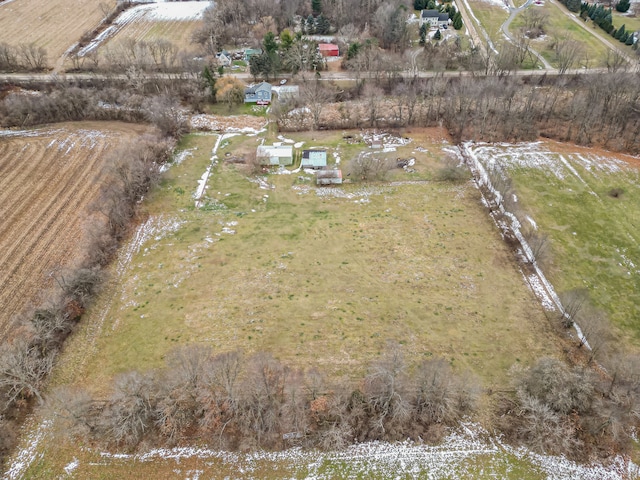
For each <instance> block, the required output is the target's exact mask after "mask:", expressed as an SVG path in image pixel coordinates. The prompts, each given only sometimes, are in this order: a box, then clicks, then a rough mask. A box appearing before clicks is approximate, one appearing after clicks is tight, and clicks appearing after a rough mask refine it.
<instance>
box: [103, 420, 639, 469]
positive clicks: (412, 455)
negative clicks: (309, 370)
mask: <svg viewBox="0 0 640 480" xmlns="http://www.w3.org/2000/svg"><path fill="white" fill-rule="evenodd" d="M100 455H101V456H102V458H104V459H105V460H107V459H114V460H131V461H134V462H152V461H162V460H171V461H174V462H175V463H176V464H177V465H180V461H181V460H184V459H190V458H197V459H203V460H206V459H211V460H213V459H217V460H219V461H222V462H223V463H224V464H227V465H229V466H232V467H234V468H235V470H236V471H237V472H238V473H239V474H240V475H241V476H242V478H247V479H251V478H259V475H260V472H259V471H257V469H258V468H260V467H259V465H261V466H262V467H264V462H273V463H277V464H279V465H282V467H283V468H292V469H298V470H299V471H304V472H305V478H307V479H314V480H324V479H332V478H367V477H369V476H375V477H376V478H399V477H402V478H405V477H408V478H429V479H440V478H472V476H473V475H474V474H476V475H477V473H478V471H477V467H475V468H474V462H473V459H476V458H479V457H485V458H486V457H487V456H490V457H491V462H488V463H487V467H485V468H486V469H487V470H491V469H492V467H495V468H496V470H498V469H500V470H502V471H504V468H508V464H507V462H509V461H510V459H509V458H508V456H509V455H512V456H515V457H516V458H518V459H519V460H521V461H525V462H527V463H530V464H532V465H533V466H534V467H537V468H538V469H540V470H542V472H544V474H545V475H547V478H553V479H571V478H580V479H584V480H596V479H597V480H613V479H619V478H621V477H622V476H623V475H625V474H629V473H630V472H634V471H636V469H637V466H636V465H635V464H633V463H632V462H630V461H628V460H626V459H624V458H622V457H616V458H615V459H613V461H612V462H611V463H610V464H608V465H606V466H605V465H580V464H577V463H575V462H572V461H569V460H567V459H566V458H564V457H558V456H551V455H538V454H534V453H532V452H531V451H529V450H527V449H525V448H522V447H521V448H515V447H512V446H510V445H507V444H504V443H502V441H501V440H500V439H499V438H495V437H492V436H491V435H489V433H488V432H487V431H485V430H484V429H482V427H480V426H479V425H477V424H473V423H466V424H463V425H462V426H461V427H460V428H458V429H456V430H454V431H451V433H450V434H449V435H448V436H447V437H446V438H445V439H444V441H443V442H442V443H441V444H439V445H424V444H419V443H414V442H411V441H405V442H398V443H387V442H367V443H360V444H357V445H352V446H350V447H348V448H346V449H344V450H342V451H337V452H336V451H334V452H320V451H314V450H311V451H306V450H302V449H300V448H293V449H289V450H285V451H281V452H265V451H259V452H252V453H246V454H242V453H236V452H225V451H217V450H209V449H206V448H195V447H181V448H173V449H155V450H151V451H149V452H146V453H141V454H136V455H128V454H122V453H108V452H102V453H101V454H100ZM500 470H498V471H500ZM190 472H192V470H190V471H189V473H190ZM184 473H188V472H186V471H185V472H184ZM490 474H491V473H490Z"/></svg>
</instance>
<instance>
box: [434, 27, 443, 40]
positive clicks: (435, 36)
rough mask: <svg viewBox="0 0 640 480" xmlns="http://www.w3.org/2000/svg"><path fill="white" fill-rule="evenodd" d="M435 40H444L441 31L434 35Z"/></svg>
mask: <svg viewBox="0 0 640 480" xmlns="http://www.w3.org/2000/svg"><path fill="white" fill-rule="evenodd" d="M433 39H434V40H435V41H439V40H441V39H442V34H441V33H440V29H438V30H436V33H434V34H433Z"/></svg>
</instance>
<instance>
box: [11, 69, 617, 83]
mask: <svg viewBox="0 0 640 480" xmlns="http://www.w3.org/2000/svg"><path fill="white" fill-rule="evenodd" d="M601 73H607V69H606V68H590V69H585V68H583V69H576V70H569V71H567V72H566V73H565V75H589V74H601ZM399 75H400V76H401V77H403V78H406V79H410V78H414V77H418V78H434V77H445V78H455V77H481V76H482V77H483V76H492V75H489V74H485V73H484V72H479V71H478V72H470V71H464V72H460V71H444V72H435V71H428V72H425V71H421V72H412V71H411V70H406V71H404V72H400V73H399ZM512 75H516V76H522V77H532V76H544V75H547V76H557V75H560V73H559V72H558V71H557V70H552V71H547V70H516V71H514V72H512ZM234 76H235V77H236V78H239V79H240V80H245V81H252V80H253V77H252V76H251V75H250V74H248V73H238V74H234ZM187 77H188V76H186V75H183V76H182V77H180V76H179V75H177V74H164V73H155V74H154V73H150V74H147V75H146V76H145V78H147V79H153V78H155V79H166V80H169V79H180V78H183V79H184V78H187ZM191 78H193V76H191ZM278 78H292V83H293V84H296V83H297V82H296V80H297V79H298V78H299V77H292V76H291V75H290V74H286V75H284V74H283V75H280V76H279V77H278ZM127 79H128V77H127V75H124V74H122V75H99V74H91V73H68V74H50V73H32V74H24V73H0V84H2V83H10V84H15V85H21V84H23V85H28V84H30V83H55V82H59V81H65V80H69V81H79V82H82V81H87V82H88V81H91V80H98V81H101V80H120V81H126V80H127ZM320 80H324V81H333V80H347V81H349V80H351V81H357V80H361V77H360V78H358V77H357V76H355V75H354V72H348V71H339V72H322V73H321V75H320Z"/></svg>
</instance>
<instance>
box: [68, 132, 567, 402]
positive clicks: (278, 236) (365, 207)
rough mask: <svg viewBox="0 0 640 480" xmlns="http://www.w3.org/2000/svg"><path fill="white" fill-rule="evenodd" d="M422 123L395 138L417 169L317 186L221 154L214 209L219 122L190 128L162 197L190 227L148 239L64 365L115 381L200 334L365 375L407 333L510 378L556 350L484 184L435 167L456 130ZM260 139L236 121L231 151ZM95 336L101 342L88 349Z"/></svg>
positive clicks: (155, 202) (156, 204)
mask: <svg viewBox="0 0 640 480" xmlns="http://www.w3.org/2000/svg"><path fill="white" fill-rule="evenodd" d="M412 135H413V134H412ZM415 135H416V136H417V138H416V140H414V142H413V143H411V144H409V145H408V146H405V147H402V148H401V149H399V150H398V151H397V152H393V153H391V154H390V155H396V156H398V157H404V158H407V157H408V156H410V155H411V156H413V157H415V158H416V162H417V165H416V167H417V168H416V172H414V173H405V172H404V171H401V170H400V171H394V172H393V177H395V181H396V182H400V183H393V182H392V183H389V182H385V183H380V184H368V185H364V184H350V185H344V186H343V187H342V188H336V189H327V190H321V191H319V192H318V191H316V189H315V187H314V186H313V183H312V181H311V180H310V178H309V176H308V175H300V174H293V175H269V176H268V177H266V178H265V180H266V181H267V182H268V183H269V184H270V185H271V186H272V188H270V189H268V190H264V189H261V188H259V186H258V184H257V183H254V182H252V181H250V180H251V179H250V178H248V177H247V173H246V172H245V171H244V170H243V168H242V167H241V166H236V165H230V164H225V163H221V164H219V165H218V166H217V167H215V168H214V170H213V172H212V175H211V177H210V178H209V189H208V190H207V195H206V199H205V206H204V208H202V209H196V208H195V207H194V202H193V198H192V192H193V191H194V190H195V188H196V186H197V179H198V178H199V177H200V176H201V175H202V172H204V171H205V169H206V167H207V165H208V164H209V157H210V151H211V148H212V146H213V145H214V144H215V141H216V136H203V135H192V136H189V137H187V138H186V139H185V140H184V141H183V143H182V145H181V148H184V149H187V150H190V152H191V156H190V157H188V158H187V159H186V160H185V161H184V162H183V163H182V164H180V165H177V166H174V167H172V168H171V170H169V172H168V173H167V174H166V177H165V179H164V181H163V182H162V184H161V185H160V187H159V188H158V189H157V190H156V192H154V194H153V195H151V196H150V197H149V198H148V201H147V209H148V213H149V215H150V219H151V220H154V219H155V221H156V222H157V219H158V218H162V219H164V220H163V221H165V223H166V222H169V223H170V222H174V223H177V224H179V228H177V229H174V231H169V232H167V233H165V234H164V235H162V234H158V235H156V236H155V237H152V238H149V239H148V240H147V241H146V242H145V243H144V244H143V245H141V247H140V250H139V251H138V252H137V253H135V254H134V255H133V257H132V260H131V263H130V266H129V267H128V269H127V270H126V271H125V272H124V273H123V274H122V277H121V278H120V279H118V282H117V283H118V284H117V285H114V287H113V288H114V290H113V292H112V296H110V297H109V296H107V295H105V297H107V298H105V299H103V302H101V303H102V304H101V305H99V306H97V307H96V308H95V311H94V313H93V316H100V315H103V317H102V321H103V322H104V324H103V327H102V332H101V333H100V334H98V335H96V337H95V338H94V339H88V338H87V337H86V335H90V334H91V333H90V331H92V330H91V329H90V328H88V329H87V331H84V332H80V333H79V334H78V335H77V336H76V337H75V338H74V339H73V340H72V344H71V346H70V347H69V348H68V352H69V353H68V355H67V356H65V358H64V359H63V360H62V361H61V365H62V368H61V369H60V374H59V376H58V377H57V378H59V379H60V380H59V381H61V382H62V381H65V382H66V381H73V380H76V381H81V382H82V383H84V384H85V385H87V386H89V387H90V388H93V389H96V390H98V391H101V390H103V389H104V388H105V386H108V385H109V384H110V379H111V377H112V376H113V375H115V374H117V373H120V372H124V371H127V370H131V369H135V368H137V369H148V368H155V367H158V366H160V365H162V363H163V358H164V355H165V354H166V353H167V352H168V351H170V350H171V349H172V348H174V347H175V346H176V345H181V344H186V343H193V342H200V343H206V344H208V345H211V346H212V347H213V348H214V349H215V350H218V351H226V350H230V349H236V348H239V349H242V350H244V351H246V352H255V351H259V350H266V351H270V352H274V353H275V354H276V355H277V356H278V357H279V358H280V359H281V360H283V361H285V362H287V363H290V364H293V365H299V366H303V367H311V366H318V367H319V368H320V369H322V370H323V371H326V372H327V373H329V374H330V375H337V376H357V375H360V374H361V373H362V371H363V369H364V367H365V365H366V364H367V362H369V361H370V360H371V359H373V358H375V357H376V356H377V355H378V354H379V353H380V351H381V350H382V348H383V346H384V344H385V342H386V341H387V340H388V339H395V340H397V341H400V342H401V343H403V344H404V345H405V348H406V351H407V353H408V356H409V358H410V359H411V360H413V361H417V360H420V359H421V358H427V357H430V356H445V357H446V358H447V359H448V360H449V361H450V363H451V364H452V365H453V366H454V367H460V368H470V369H471V370H473V371H474V372H476V373H477V374H478V375H479V376H481V377H482V378H483V380H484V382H485V386H489V385H501V384H504V382H505V381H506V372H507V370H508V369H509V367H510V366H511V365H513V364H514V363H516V362H523V363H528V362H530V361H531V360H533V359H535V358H537V357H539V356H541V355H544V354H554V353H557V352H556V350H555V347H554V345H552V344H550V343H549V342H542V341H541V339H544V338H546V337H548V335H549V328H548V324H547V321H546V319H545V317H544V314H543V312H542V311H541V309H540V307H539V306H538V305H537V304H536V301H535V299H534V297H533V296H532V295H531V293H530V292H529V291H528V289H527V287H526V286H525V285H524V283H523V280H522V276H521V274H520V273H519V271H518V270H517V268H516V267H515V266H514V265H513V263H512V259H511V255H510V254H509V252H508V251H507V249H506V248H505V247H504V246H503V244H502V241H501V239H500V237H499V234H498V233H497V231H496V230H495V227H494V226H493V225H492V223H491V221H490V220H489V219H488V218H487V216H486V214H485V212H484V210H483V208H482V207H481V206H480V202H479V197H478V192H477V191H476V190H475V188H474V187H473V186H472V185H471V184H460V185H453V184H449V183H442V182H429V181H425V180H428V179H429V178H432V177H433V172H434V171H435V169H436V168H438V166H439V165H440V162H441V159H442V157H443V156H444V154H443V152H442V150H441V149H442V145H443V144H442V139H441V138H440V139H438V140H433V139H429V138H428V136H427V135H424V134H422V133H420V132H416V133H415ZM292 137H293V139H294V140H296V141H300V140H305V141H307V145H311V144H315V145H324V146H327V147H329V151H330V158H331V157H332V156H333V152H335V148H336V147H339V149H340V150H339V152H340V153H339V156H341V157H342V158H343V159H347V158H349V155H350V153H349V152H355V151H356V150H358V149H362V148H366V147H364V146H363V145H346V144H343V143H342V142H340V139H341V138H342V136H341V134H340V133H338V134H336V133H330V132H321V133H320V132H315V133H308V134H299V135H295V136H292ZM312 139H315V141H312ZM257 140H258V139H257V138H256V137H244V136H237V137H233V138H231V139H230V140H229V141H225V142H223V143H222V145H221V148H220V150H219V152H218V153H219V156H220V157H221V158H224V155H225V152H227V151H228V152H234V154H236V155H238V154H242V153H243V152H245V153H248V152H250V151H252V150H253V149H254V148H255V146H256V145H257ZM339 143H340V144H339ZM418 146H422V147H424V148H425V150H426V151H423V152H421V151H417V150H415V149H416V147H418ZM330 161H333V160H330ZM344 161H346V160H344ZM390 180H394V178H391V179H390ZM151 220H150V221H151ZM223 229H227V230H226V231H230V230H233V231H235V232H236V233H235V234H229V233H223ZM496 292H500V294H499V295H496ZM90 323H91V321H88V322H87V324H90ZM85 325H86V324H85ZM83 335H85V337H84V338H83ZM89 344H94V345H95V347H94V350H93V352H94V354H93V355H85V353H86V349H87V348H89V347H87V345H89ZM74 351H76V352H79V353H76V354H74V353H73V352H74Z"/></svg>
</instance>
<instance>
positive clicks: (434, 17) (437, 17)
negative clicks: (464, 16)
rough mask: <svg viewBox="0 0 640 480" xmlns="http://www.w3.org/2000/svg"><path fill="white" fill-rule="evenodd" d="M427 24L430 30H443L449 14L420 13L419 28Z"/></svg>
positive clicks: (447, 22) (427, 11) (437, 12)
mask: <svg viewBox="0 0 640 480" xmlns="http://www.w3.org/2000/svg"><path fill="white" fill-rule="evenodd" d="M424 24H427V25H429V27H431V28H443V27H445V26H447V25H448V24H449V14H448V13H440V12H439V11H438V10H422V11H421V12H420V26H422V25H424Z"/></svg>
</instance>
